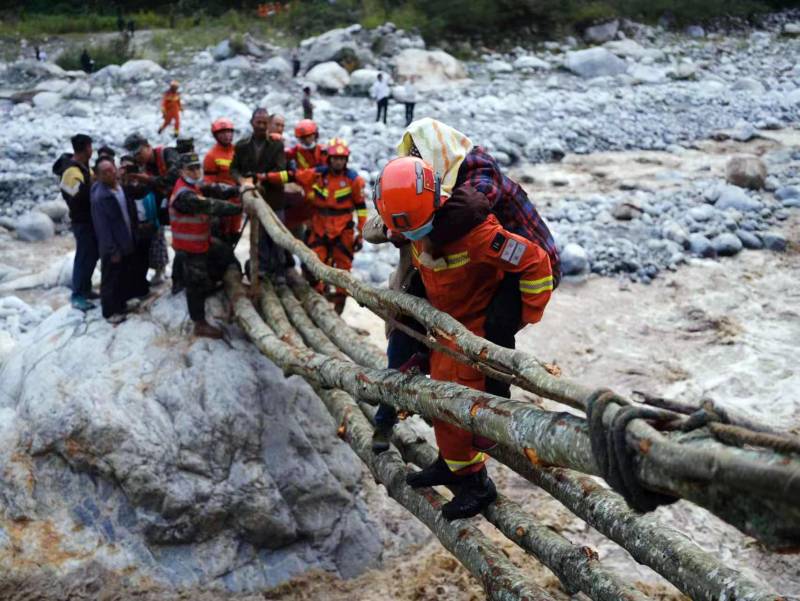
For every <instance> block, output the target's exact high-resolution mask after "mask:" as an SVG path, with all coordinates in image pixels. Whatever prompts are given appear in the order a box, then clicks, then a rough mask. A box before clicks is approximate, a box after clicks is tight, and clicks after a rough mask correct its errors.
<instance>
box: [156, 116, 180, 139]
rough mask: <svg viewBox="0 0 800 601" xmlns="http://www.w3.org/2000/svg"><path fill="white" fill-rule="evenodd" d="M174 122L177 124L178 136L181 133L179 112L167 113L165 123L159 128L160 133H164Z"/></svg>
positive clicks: (176, 132) (176, 133) (176, 131)
mask: <svg viewBox="0 0 800 601" xmlns="http://www.w3.org/2000/svg"><path fill="white" fill-rule="evenodd" d="M172 121H174V122H175V135H176V136H177V135H178V134H179V133H180V131H181V112H180V111H178V110H175V111H166V112H165V113H164V123H162V124H161V127H159V128H158V133H161V132H162V131H164V130H165V129H166V128H167V126H168V125H169V124H170V122H172Z"/></svg>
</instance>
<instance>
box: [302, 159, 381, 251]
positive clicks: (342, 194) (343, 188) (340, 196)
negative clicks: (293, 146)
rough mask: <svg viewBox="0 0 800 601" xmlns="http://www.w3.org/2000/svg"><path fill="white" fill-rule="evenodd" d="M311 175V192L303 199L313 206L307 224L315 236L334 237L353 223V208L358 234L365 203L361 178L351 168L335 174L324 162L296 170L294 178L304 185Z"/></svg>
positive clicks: (361, 225) (363, 215) (365, 212)
mask: <svg viewBox="0 0 800 601" xmlns="http://www.w3.org/2000/svg"><path fill="white" fill-rule="evenodd" d="M309 175H312V176H313V179H312V180H311V182H312V183H311V186H310V188H311V193H310V194H309V195H308V197H307V200H308V201H309V202H310V203H311V204H312V205H314V209H315V210H314V216H313V217H312V218H311V227H312V229H313V230H314V232H315V233H316V234H317V235H319V236H327V237H328V238H336V237H337V236H339V235H340V234H341V233H342V232H343V231H344V230H345V229H346V228H348V227H352V226H353V211H355V212H356V215H357V217H358V233H359V234H361V232H362V230H363V229H364V222H365V221H366V220H367V205H366V204H364V198H363V190H364V180H363V179H362V178H361V176H360V175H358V174H357V173H356V172H355V171H353V170H352V169H345V170H344V171H342V172H341V173H339V174H336V173H333V171H331V169H330V168H329V167H328V166H327V165H323V166H319V167H317V168H316V169H313V170H310V169H309V170H305V171H303V172H300V171H298V172H297V173H296V174H295V177H296V178H297V181H298V182H299V183H301V185H303V187H304V188H305V187H306V185H307V184H308V178H307V176H309Z"/></svg>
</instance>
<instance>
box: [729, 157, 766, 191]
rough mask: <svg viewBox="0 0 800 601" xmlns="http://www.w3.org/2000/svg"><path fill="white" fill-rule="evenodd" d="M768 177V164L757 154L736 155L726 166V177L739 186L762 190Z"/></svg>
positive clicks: (730, 182)
mask: <svg viewBox="0 0 800 601" xmlns="http://www.w3.org/2000/svg"><path fill="white" fill-rule="evenodd" d="M766 178H767V166H766V165H764V161H762V160H761V159H759V158H758V157H755V156H735V157H732V158H731V159H730V160H729V161H728V164H727V165H726V166H725V179H726V180H727V182H728V183H729V184H733V185H734V186H738V187H739V188H749V189H751V190H760V189H762V188H763V187H764V181H765V180H766Z"/></svg>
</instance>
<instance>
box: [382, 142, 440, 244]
mask: <svg viewBox="0 0 800 601" xmlns="http://www.w3.org/2000/svg"><path fill="white" fill-rule="evenodd" d="M445 200H446V198H444V199H443V198H442V194H441V178H440V177H439V175H438V174H436V173H434V171H433V168H432V167H431V166H430V165H428V163H426V162H425V161H423V160H422V159H420V158H417V157H400V158H396V159H392V160H391V161H389V162H388V163H386V166H385V167H384V168H383V170H382V171H381V174H380V176H379V177H378V183H377V184H375V190H374V201H375V208H376V209H378V212H379V213H380V215H381V218H382V219H383V222H384V223H385V224H386V227H388V228H389V229H390V230H393V231H395V232H400V233H401V234H403V235H404V236H405V237H406V238H409V239H411V240H419V239H420V238H422V237H423V236H425V235H426V234H428V233H429V232H430V231H431V229H432V228H433V214H434V213H435V212H436V210H437V209H438V208H439V207H441V206H442V205H443V204H444V201H445Z"/></svg>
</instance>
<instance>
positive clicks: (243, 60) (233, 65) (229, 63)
mask: <svg viewBox="0 0 800 601" xmlns="http://www.w3.org/2000/svg"><path fill="white" fill-rule="evenodd" d="M217 67H218V68H219V70H220V71H222V72H223V73H226V74H233V72H234V71H237V72H239V73H241V72H242V71H250V70H251V69H252V68H253V63H251V62H250V59H249V58H247V57H246V56H243V55H241V54H238V55H236V56H234V57H233V58H226V59H225V60H224V61H220V62H219V63H218V64H217Z"/></svg>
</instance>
